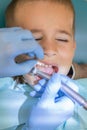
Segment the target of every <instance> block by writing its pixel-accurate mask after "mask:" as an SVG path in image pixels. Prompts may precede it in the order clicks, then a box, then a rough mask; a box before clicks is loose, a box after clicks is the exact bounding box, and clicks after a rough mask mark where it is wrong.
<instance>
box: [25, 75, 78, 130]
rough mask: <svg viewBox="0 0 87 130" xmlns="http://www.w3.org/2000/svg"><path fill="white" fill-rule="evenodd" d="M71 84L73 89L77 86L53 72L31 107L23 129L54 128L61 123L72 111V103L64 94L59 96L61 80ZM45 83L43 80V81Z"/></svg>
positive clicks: (46, 129) (51, 129) (40, 129)
mask: <svg viewBox="0 0 87 130" xmlns="http://www.w3.org/2000/svg"><path fill="white" fill-rule="evenodd" d="M62 80H63V81H64V82H65V83H67V84H68V85H71V86H72V87H73V89H74V90H76V91H77V90H78V88H77V86H76V85H75V84H74V83H73V82H71V81H69V80H68V79H67V77H62V76H61V75H59V74H54V75H53V76H52V77H51V79H50V80H49V81H48V83H47V85H46V89H45V91H44V93H43V94H42V96H41V98H40V99H39V101H38V103H37V105H36V106H35V107H34V108H33V110H32V112H31V115H30V117H29V120H28V122H27V123H26V126H25V128H24V129H23V130H28V129H29V130H55V129H56V128H57V127H58V126H59V125H60V124H61V123H63V122H64V121H66V120H67V119H68V118H70V117H71V116H72V114H73V111H74V103H73V102H72V101H71V100H70V99H69V98H68V97H67V96H66V95H63V96H59V100H57V102H56V100H55V99H56V97H58V92H59V89H60V87H61V85H62V84H61V81H62ZM44 83H45V82H44Z"/></svg>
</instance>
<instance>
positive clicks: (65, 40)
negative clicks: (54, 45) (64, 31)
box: [56, 39, 68, 42]
mask: <svg viewBox="0 0 87 130" xmlns="http://www.w3.org/2000/svg"><path fill="white" fill-rule="evenodd" d="M56 40H57V41H60V42H68V40H67V39H56Z"/></svg>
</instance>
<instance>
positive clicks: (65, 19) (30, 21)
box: [15, 1, 73, 29]
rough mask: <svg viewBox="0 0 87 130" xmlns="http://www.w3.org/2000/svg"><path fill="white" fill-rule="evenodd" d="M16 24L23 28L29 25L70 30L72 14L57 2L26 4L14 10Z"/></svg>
mask: <svg viewBox="0 0 87 130" xmlns="http://www.w3.org/2000/svg"><path fill="white" fill-rule="evenodd" d="M15 19H16V22H17V23H19V24H21V25H22V26H24V27H25V28H26V27H27V26H29V25H30V27H31V28H32V26H33V27H34V26H38V27H40V26H41V27H44V26H47V27H48V26H49V27H52V26H55V27H56V26H60V25H61V26H63V28H64V26H65V25H66V27H67V28H70V29H71V28H72V26H73V13H72V11H71V10H70V8H68V7H67V6H65V5H63V4H60V3H58V2H44V1H39V2H26V3H24V4H20V5H19V6H18V8H16V13H15Z"/></svg>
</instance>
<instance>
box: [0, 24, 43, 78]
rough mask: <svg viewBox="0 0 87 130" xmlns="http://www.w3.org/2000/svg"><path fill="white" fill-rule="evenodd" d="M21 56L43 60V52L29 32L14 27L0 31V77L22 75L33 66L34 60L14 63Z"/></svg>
mask: <svg viewBox="0 0 87 130" xmlns="http://www.w3.org/2000/svg"><path fill="white" fill-rule="evenodd" d="M21 54H27V55H28V56H32V57H34V56H35V57H36V58H39V59H42V58H43V50H42V48H41V47H40V45H39V44H38V43H37V42H36V41H35V40H34V37H33V36H32V34H31V32H30V31H28V30H23V29H22V28H16V27H14V28H4V29H0V77H6V76H7V77H8V76H16V75H23V74H26V73H28V72H29V71H30V70H31V69H32V68H33V66H35V64H36V63H37V61H36V60H29V61H26V62H23V63H20V64H17V63H15V58H16V56H18V55H21Z"/></svg>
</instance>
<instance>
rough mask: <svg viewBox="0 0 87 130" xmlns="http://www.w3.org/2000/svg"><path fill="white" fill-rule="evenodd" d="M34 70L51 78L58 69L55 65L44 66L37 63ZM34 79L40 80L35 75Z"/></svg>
mask: <svg viewBox="0 0 87 130" xmlns="http://www.w3.org/2000/svg"><path fill="white" fill-rule="evenodd" d="M35 68H36V69H38V70H39V71H41V72H44V73H45V74H47V75H49V76H51V75H52V74H53V73H57V72H58V67H57V66H56V65H50V64H45V63H42V62H38V63H37V64H36V66H35ZM36 79H37V80H40V79H41V77H40V76H37V75H36Z"/></svg>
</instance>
